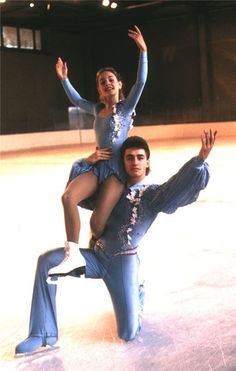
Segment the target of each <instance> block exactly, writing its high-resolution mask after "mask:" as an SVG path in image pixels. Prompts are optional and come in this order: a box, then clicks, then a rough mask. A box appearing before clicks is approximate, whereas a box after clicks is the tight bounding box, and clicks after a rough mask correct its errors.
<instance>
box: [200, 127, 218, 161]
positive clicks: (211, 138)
mask: <svg viewBox="0 0 236 371" xmlns="http://www.w3.org/2000/svg"><path fill="white" fill-rule="evenodd" d="M216 134H217V131H216V130H215V131H214V133H213V131H212V130H211V129H210V130H209V131H206V130H204V133H203V134H202V135H201V141H202V147H201V149H200V152H199V155H198V157H199V158H200V159H201V160H203V161H204V160H206V158H207V157H208V155H209V153H210V152H211V150H212V148H213V147H214V144H215V139H216Z"/></svg>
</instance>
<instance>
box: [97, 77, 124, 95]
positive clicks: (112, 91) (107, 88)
mask: <svg viewBox="0 0 236 371" xmlns="http://www.w3.org/2000/svg"><path fill="white" fill-rule="evenodd" d="M121 88H122V82H121V81H118V79H117V77H116V75H114V73H112V72H111V71H104V72H101V73H100V74H99V75H98V76H97V89H98V93H99V95H100V99H101V100H105V101H106V100H107V99H108V98H110V97H111V96H116V97H117V101H119V91H120V89H121Z"/></svg>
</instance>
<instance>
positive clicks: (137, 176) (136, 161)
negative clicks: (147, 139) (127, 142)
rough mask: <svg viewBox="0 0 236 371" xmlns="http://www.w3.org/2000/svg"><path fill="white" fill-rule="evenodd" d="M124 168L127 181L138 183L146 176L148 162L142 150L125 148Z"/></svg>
mask: <svg viewBox="0 0 236 371" xmlns="http://www.w3.org/2000/svg"><path fill="white" fill-rule="evenodd" d="M124 167H125V171H126V173H127V175H128V177H129V179H130V180H131V181H133V182H135V183H138V182H140V181H141V180H142V179H143V178H144V177H145V175H146V169H147V168H148V167H149V160H148V159H147V155H146V152H145V150H144V149H142V148H127V149H126V150H125V153H124Z"/></svg>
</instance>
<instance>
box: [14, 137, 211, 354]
mask: <svg viewBox="0 0 236 371" xmlns="http://www.w3.org/2000/svg"><path fill="white" fill-rule="evenodd" d="M215 137H216V132H214V133H213V132H212V131H211V130H210V131H209V132H207V131H205V132H204V133H203V135H202V136H201V142H202V145H201V149H200V152H199V154H198V156H196V157H194V158H192V159H191V160H189V161H188V162H187V163H186V164H185V165H184V166H183V167H182V168H181V169H180V170H179V171H178V173H177V174H175V175H174V176H172V177H171V178H170V179H169V180H168V181H167V182H165V183H164V184H162V185H157V184H148V181H147V178H146V175H147V174H148V173H149V170H150V168H149V161H150V158H149V157H150V150H149V147H148V144H147V143H146V141H145V140H144V139H142V138H141V137H137V136H133V137H130V138H128V139H127V140H126V141H125V142H124V144H123V145H122V149H121V160H122V163H123V166H124V169H125V171H126V173H127V176H128V177H127V179H128V180H127V184H126V189H125V191H124V192H123V194H122V196H121V198H120V200H119V202H118V203H117V205H116V206H115V208H114V210H113V211H112V214H111V216H110V218H109V220H108V223H107V226H106V228H105V230H104V232H103V234H102V236H101V237H100V238H99V239H98V240H97V241H96V244H95V247H94V249H80V252H81V254H82V255H83V257H84V259H85V261H86V265H85V267H79V268H77V269H76V270H74V271H72V272H70V274H71V275H78V276H79V275H81V274H84V275H85V278H100V279H103V281H104V283H105V285H106V286H107V289H108V291H109V293H110V296H111V299H112V303H113V307H114V311H115V316H116V322H117V332H118V336H119V337H120V338H122V339H124V340H125V341H129V340H133V339H134V338H135V337H136V336H137V334H138V333H139V331H140V329H141V311H142V306H143V294H144V293H143V287H142V285H141V286H140V285H139V282H138V271H139V258H138V255H137V247H138V244H139V243H140V241H141V239H142V237H143V236H144V235H145V233H146V232H147V230H148V229H149V227H150V226H151V224H152V223H153V221H154V220H155V218H156V217H157V215H158V213H159V212H164V213H173V212H175V210H176V209H177V208H178V207H182V206H185V205H188V204H190V203H192V202H194V201H196V199H197V198H198V195H199V192H200V191H201V190H202V189H204V188H205V187H206V186H207V183H208V180H209V169H208V164H207V163H206V162H205V160H206V158H207V157H208V155H209V153H210V151H211V149H212V148H213V146H214V142H215ZM63 259H64V248H58V249H54V250H51V251H48V252H46V253H44V254H42V255H41V256H40V257H39V260H38V265H37V270H36V276H35V283H34V291H33V298H32V306H31V316H30V325H29V337H28V338H27V339H26V340H24V341H22V342H21V343H20V344H18V345H17V346H16V349H15V352H16V354H25V353H30V352H33V351H35V350H37V349H38V348H40V347H41V346H46V345H49V346H51V345H54V344H55V343H56V342H57V339H58V327H57V317H56V300H55V299H56V287H57V286H56V285H55V284H52V283H55V282H56V281H53V278H51V277H49V276H48V271H49V270H50V268H51V267H53V266H55V265H57V264H59V263H60V262H61V261H62V260H63Z"/></svg>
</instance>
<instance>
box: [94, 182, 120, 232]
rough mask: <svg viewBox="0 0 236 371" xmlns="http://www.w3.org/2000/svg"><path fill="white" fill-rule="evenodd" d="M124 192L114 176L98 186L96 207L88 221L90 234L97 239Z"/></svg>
mask: <svg viewBox="0 0 236 371" xmlns="http://www.w3.org/2000/svg"><path fill="white" fill-rule="evenodd" d="M123 190H124V184H123V183H122V182H120V181H119V180H118V179H117V177H116V176H115V175H111V176H109V177H108V178H107V179H106V180H105V182H104V183H103V184H102V185H101V186H100V191H99V194H98V198H97V201H96V206H95V209H94V211H93V214H92V216H91V219H90V227H91V232H92V235H93V238H94V239H97V238H98V237H99V236H100V235H101V234H102V232H103V230H104V227H105V225H106V222H107V220H108V218H109V216H110V214H111V212H112V210H113V208H114V206H115V205H116V203H117V202H118V201H119V199H120V197H121V194H122V192H123Z"/></svg>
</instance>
